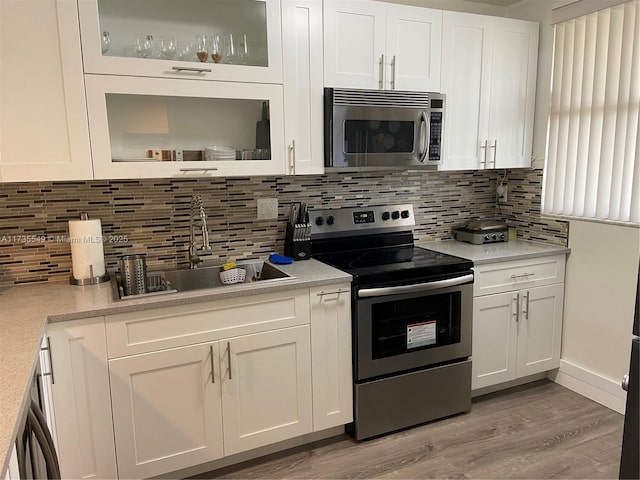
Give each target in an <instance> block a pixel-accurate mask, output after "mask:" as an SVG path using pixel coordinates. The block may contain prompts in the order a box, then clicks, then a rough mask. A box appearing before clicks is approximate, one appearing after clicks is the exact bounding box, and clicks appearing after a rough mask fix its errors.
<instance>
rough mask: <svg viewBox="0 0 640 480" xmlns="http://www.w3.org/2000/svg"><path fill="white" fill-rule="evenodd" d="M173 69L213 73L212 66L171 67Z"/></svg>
mask: <svg viewBox="0 0 640 480" xmlns="http://www.w3.org/2000/svg"><path fill="white" fill-rule="evenodd" d="M171 70H175V71H176V72H196V73H211V69H210V68H196V67H171Z"/></svg>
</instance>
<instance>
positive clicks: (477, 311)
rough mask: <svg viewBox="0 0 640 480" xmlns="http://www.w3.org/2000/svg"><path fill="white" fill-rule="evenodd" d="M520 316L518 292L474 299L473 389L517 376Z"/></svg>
mask: <svg viewBox="0 0 640 480" xmlns="http://www.w3.org/2000/svg"><path fill="white" fill-rule="evenodd" d="M517 315H518V294H517V292H507V293H499V294H496V295H485V296H482V297H475V298H474V299H473V338H472V345H473V356H472V360H473V361H472V368H471V370H472V372H473V373H472V375H473V377H472V381H471V388H472V389H473V390H475V389H478V388H482V387H488V386H490V385H495V384H497V383H501V382H506V381H508V380H513V379H514V378H515V376H516V352H517V347H518V345H517V344H518V328H517Z"/></svg>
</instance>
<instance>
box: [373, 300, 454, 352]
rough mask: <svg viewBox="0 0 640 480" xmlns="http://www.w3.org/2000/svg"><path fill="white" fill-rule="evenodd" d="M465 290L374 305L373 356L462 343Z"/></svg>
mask: <svg viewBox="0 0 640 480" xmlns="http://www.w3.org/2000/svg"><path fill="white" fill-rule="evenodd" d="M461 298H462V293H461V292H452V293H446V294H441V295H431V296H426V297H416V298H410V299H400V300H391V301H385V302H382V303H377V304H374V305H372V307H371V314H372V319H371V321H372V333H373V336H372V353H373V358H374V359H377V358H385V357H390V356H393V355H401V354H404V353H408V352H414V351H418V350H424V349H427V348H433V347H438V346H442V345H449V344H452V343H458V342H460V316H461Z"/></svg>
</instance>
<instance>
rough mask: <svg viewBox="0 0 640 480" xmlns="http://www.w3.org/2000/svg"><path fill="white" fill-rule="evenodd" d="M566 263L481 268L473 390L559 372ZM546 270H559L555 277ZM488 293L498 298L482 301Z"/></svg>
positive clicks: (552, 260) (553, 260)
mask: <svg viewBox="0 0 640 480" xmlns="http://www.w3.org/2000/svg"><path fill="white" fill-rule="evenodd" d="M564 260H565V259H564V256H552V257H541V258H539V259H531V260H521V261H516V262H502V263H495V264H488V265H480V266H478V267H476V269H475V270H476V281H475V284H474V291H475V295H476V296H474V299H473V341H472V344H473V363H472V371H473V379H472V388H473V389H474V390H475V389H479V388H483V387H488V386H492V385H496V384H499V383H503V382H507V381H509V380H514V379H516V378H521V377H526V376H528V375H533V374H535V373H540V372H545V371H548V370H552V369H554V368H558V367H559V365H560V345H561V335H562V315H563V301H564V265H565V261H564ZM541 265H542V266H543V267H545V268H546V271H547V272H549V271H550V268H551V267H550V265H554V266H555V269H556V275H544V274H543V273H542V272H543V270H544V268H543V269H541V268H540V266H541ZM507 278H508V279H510V280H511V285H509V284H508V283H507V281H506V279H507ZM483 291H485V292H486V291H494V292H498V293H491V294H485V295H478V293H479V292H483Z"/></svg>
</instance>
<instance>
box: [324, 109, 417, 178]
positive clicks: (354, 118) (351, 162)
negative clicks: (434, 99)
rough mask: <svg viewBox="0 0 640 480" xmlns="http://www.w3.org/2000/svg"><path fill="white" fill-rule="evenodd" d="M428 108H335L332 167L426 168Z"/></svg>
mask: <svg viewBox="0 0 640 480" xmlns="http://www.w3.org/2000/svg"><path fill="white" fill-rule="evenodd" d="M428 132H429V125H428V111H427V108H426V107H425V108H418V107H410V108H408V107H393V106H384V107H383V106H377V105H372V106H353V105H336V106H334V107H333V112H332V138H331V139H330V140H329V141H330V144H331V151H330V153H331V157H330V158H331V160H330V165H328V166H330V167H357V168H366V167H407V166H420V165H425V158H426V156H427V151H428V145H429V141H428Z"/></svg>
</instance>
